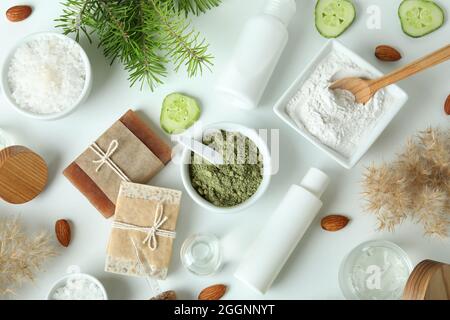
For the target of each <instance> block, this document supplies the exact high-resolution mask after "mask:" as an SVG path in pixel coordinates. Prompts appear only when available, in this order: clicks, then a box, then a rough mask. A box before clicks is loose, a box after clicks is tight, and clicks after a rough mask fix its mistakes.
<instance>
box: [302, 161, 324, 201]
mask: <svg viewBox="0 0 450 320" xmlns="http://www.w3.org/2000/svg"><path fill="white" fill-rule="evenodd" d="M329 184H330V178H329V177H328V176H327V175H326V174H325V173H323V172H322V171H320V170H319V169H316V168H311V169H310V170H309V171H308V173H307V174H306V176H305V177H304V178H303V180H302V182H301V183H300V185H301V186H302V187H303V188H305V189H306V190H308V191H309V192H311V193H312V194H314V195H316V196H317V197H318V198H320V197H321V196H322V194H323V193H324V192H325V190H326V189H327V187H328V185H329Z"/></svg>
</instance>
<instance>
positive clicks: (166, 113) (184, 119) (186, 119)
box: [160, 93, 201, 134]
mask: <svg viewBox="0 0 450 320" xmlns="http://www.w3.org/2000/svg"><path fill="white" fill-rule="evenodd" d="M200 113H201V110H200V107H199V105H198V103H197V101H196V100H195V99H193V98H191V97H188V96H186V95H183V94H181V93H172V94H169V95H168V96H167V97H166V98H165V99H164V102H163V106H162V110H161V119H160V121H161V128H162V129H163V130H164V131H165V132H167V133H168V134H179V133H182V132H183V131H184V130H186V129H188V128H189V127H191V126H192V125H193V124H194V123H195V122H196V121H197V120H198V119H199V118H200Z"/></svg>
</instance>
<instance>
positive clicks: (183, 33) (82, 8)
mask: <svg viewBox="0 0 450 320" xmlns="http://www.w3.org/2000/svg"><path fill="white" fill-rule="evenodd" d="M220 1H221V0H65V1H64V3H63V4H64V9H63V13H62V15H61V16H60V18H59V19H57V20H56V21H57V22H58V25H57V27H60V28H62V30H63V32H64V33H65V34H72V33H74V34H75V38H76V40H77V41H79V39H80V35H81V34H84V35H86V36H87V38H88V39H89V41H91V42H92V35H93V34H95V35H96V37H97V38H98V41H99V47H101V48H102V49H103V52H104V55H105V56H106V58H107V59H109V60H110V61H111V63H113V62H114V61H116V60H118V61H120V62H121V63H122V64H123V65H124V67H125V69H126V70H127V71H128V73H129V80H130V83H131V85H132V86H133V85H135V84H136V83H140V85H141V89H142V88H143V87H144V86H145V85H147V86H148V87H149V88H150V89H151V90H154V89H155V87H156V86H157V85H159V84H161V83H163V78H164V77H166V75H167V65H168V63H169V62H172V63H173V65H174V69H175V71H179V69H180V68H181V67H182V66H184V67H185V69H186V71H187V74H188V76H190V77H193V76H197V75H199V74H201V73H202V72H203V70H204V69H210V67H211V66H212V59H213V57H212V56H211V54H209V53H208V47H209V46H208V44H207V43H206V41H205V39H204V38H202V37H201V35H200V33H199V32H196V31H195V30H193V28H192V27H191V24H190V22H189V21H188V20H187V16H188V15H189V14H194V15H198V14H201V13H204V12H206V11H207V10H209V9H211V8H213V7H216V6H218V5H219V4H220Z"/></svg>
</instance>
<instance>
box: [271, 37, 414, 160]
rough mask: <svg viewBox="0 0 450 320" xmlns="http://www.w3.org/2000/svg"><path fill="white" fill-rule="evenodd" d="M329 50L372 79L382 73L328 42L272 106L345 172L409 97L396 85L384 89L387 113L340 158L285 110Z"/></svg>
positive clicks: (376, 137)
mask: <svg viewBox="0 0 450 320" xmlns="http://www.w3.org/2000/svg"><path fill="white" fill-rule="evenodd" d="M332 51H335V52H338V53H341V54H343V55H345V56H347V57H349V58H350V59H351V60H352V61H353V62H355V63H356V64H357V65H358V66H360V67H361V68H363V69H364V70H366V71H368V72H370V73H371V74H373V75H374V76H375V77H381V76H383V73H382V72H381V71H379V70H378V69H377V68H375V67H374V66H372V65H371V64H370V63H368V62H367V61H366V60H364V59H363V58H361V57H360V56H359V55H357V54H356V53H354V52H353V51H351V50H350V49H348V48H346V47H345V46H344V45H342V44H341V43H340V42H338V41H337V40H329V41H328V42H327V44H326V45H325V46H324V47H323V48H322V49H321V50H320V52H319V53H318V54H317V56H316V57H315V58H314V59H313V61H312V62H311V63H310V64H309V65H308V66H307V67H306V69H305V70H304V71H303V72H302V73H301V74H300V76H299V77H298V78H297V79H296V80H295V81H294V83H293V84H292V85H291V86H290V87H289V89H287V91H286V92H285V93H284V94H283V96H282V97H281V98H280V99H279V100H278V102H277V103H276V104H275V106H274V111H275V113H276V114H277V115H278V116H279V117H280V118H281V119H282V120H283V121H284V122H286V123H287V124H288V125H289V126H290V127H292V128H293V129H294V130H295V131H297V132H298V133H299V134H300V135H302V136H303V137H305V138H306V139H307V140H308V141H309V142H311V143H312V144H314V145H315V146H316V147H317V148H319V149H320V150H322V151H323V152H325V153H326V154H328V155H329V156H330V157H331V158H333V159H334V160H336V161H337V162H338V163H339V164H340V165H342V166H343V167H345V168H347V169H351V168H353V167H354V166H355V165H356V164H357V163H358V161H359V160H360V159H361V158H362V157H363V156H364V154H365V153H366V152H367V151H368V150H369V149H370V147H371V146H372V145H373V144H374V143H375V141H376V140H377V139H378V137H379V136H380V135H381V133H382V132H383V131H384V129H386V127H387V126H388V125H389V123H390V122H391V121H392V119H393V118H394V117H395V116H396V115H397V113H398V112H399V111H400V109H401V108H402V107H403V106H404V105H405V103H406V101H408V95H407V94H406V93H405V92H404V91H403V90H402V89H400V88H399V87H398V86H397V85H391V86H388V87H387V88H385V92H386V110H385V111H384V113H383V114H382V115H381V117H380V118H379V119H378V120H377V122H376V124H375V126H374V127H372V129H371V130H369V132H367V133H366V134H365V136H364V137H363V138H362V140H361V142H360V144H359V145H358V146H357V149H356V150H355V152H354V153H353V155H352V156H351V157H350V158H347V157H345V156H343V155H342V154H340V153H338V152H337V151H335V150H333V149H332V148H330V147H328V146H326V145H324V144H323V143H322V142H320V141H319V140H318V139H317V138H316V137H314V136H313V135H312V134H311V133H309V132H308V131H307V130H305V129H303V128H300V127H299V126H297V124H296V123H295V122H294V120H292V119H291V117H290V116H289V114H288V113H287V111H286V107H287V105H288V102H289V101H290V100H291V99H292V97H293V96H294V95H295V93H296V92H297V91H298V90H300V89H301V87H302V86H303V84H304V82H305V81H306V80H307V79H308V77H309V76H310V75H311V74H312V73H313V72H314V70H315V69H316V67H317V65H318V64H319V63H320V62H322V61H323V59H324V58H325V57H326V56H327V55H328V54H330V53H331V52H332Z"/></svg>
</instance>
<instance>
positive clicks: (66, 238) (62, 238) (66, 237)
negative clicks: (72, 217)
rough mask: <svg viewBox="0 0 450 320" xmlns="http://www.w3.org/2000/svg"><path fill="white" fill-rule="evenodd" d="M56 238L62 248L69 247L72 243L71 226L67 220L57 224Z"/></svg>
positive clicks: (59, 221)
mask: <svg viewBox="0 0 450 320" xmlns="http://www.w3.org/2000/svg"><path fill="white" fill-rule="evenodd" d="M55 233H56V238H57V239H58V241H59V243H61V245H62V246H64V247H68V246H69V243H70V225H69V222H67V220H64V219H61V220H58V221H56V224H55Z"/></svg>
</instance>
